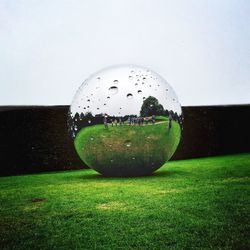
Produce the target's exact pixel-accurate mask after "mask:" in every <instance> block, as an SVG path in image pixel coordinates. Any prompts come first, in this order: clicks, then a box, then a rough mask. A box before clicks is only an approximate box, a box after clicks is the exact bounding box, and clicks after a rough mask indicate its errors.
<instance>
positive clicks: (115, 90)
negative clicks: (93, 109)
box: [109, 86, 118, 95]
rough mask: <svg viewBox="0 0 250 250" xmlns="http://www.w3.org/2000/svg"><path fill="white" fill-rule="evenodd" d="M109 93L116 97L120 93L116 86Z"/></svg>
mask: <svg viewBox="0 0 250 250" xmlns="http://www.w3.org/2000/svg"><path fill="white" fill-rule="evenodd" d="M109 92H110V93H111V94H113V95H114V94H116V93H117V92H118V88H117V87H116V86H111V87H110V88H109Z"/></svg>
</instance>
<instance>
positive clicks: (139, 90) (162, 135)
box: [68, 65, 182, 176]
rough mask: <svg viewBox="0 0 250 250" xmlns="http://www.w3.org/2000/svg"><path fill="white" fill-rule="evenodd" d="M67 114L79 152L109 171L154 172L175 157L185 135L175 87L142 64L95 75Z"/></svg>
mask: <svg viewBox="0 0 250 250" xmlns="http://www.w3.org/2000/svg"><path fill="white" fill-rule="evenodd" d="M68 118H69V119H68V125H69V132H70V134H71V136H72V138H73V140H74V146H75V149H76V152H77V153H78V155H79V157H80V158H81V159H82V160H83V161H84V162H85V164H87V165H88V166H89V167H90V168H93V169H95V170H96V171H97V172H99V173H101V174H103V175H105V176H143V175H150V174H152V173H153V172H154V171H155V170H156V169H158V168H160V167H161V166H162V165H163V164H164V163H165V162H166V161H168V160H169V159H170V158H171V157H172V155H173V154H174V152H175V150H176V148H177V146H178V144H179V141H180V138H181V130H182V111H181V105H180V103H179V102H178V98H177V96H176V94H175V92H174V91H173V89H172V88H171V86H170V85H169V84H168V83H167V82H166V81H165V80H164V79H163V78H162V77H161V76H160V75H158V74H157V73H155V72H153V71H152V70H149V69H147V68H144V67H140V66H134V65H118V66H113V67H109V68H106V69H103V70H101V71H98V72H97V73H94V74H93V75H91V76H90V77H89V78H88V79H86V80H85V81H84V82H83V83H82V85H81V86H80V88H79V89H78V91H77V93H76V94H75V96H74V99H73V102H72V104H71V106H70V110H69V117H68Z"/></svg>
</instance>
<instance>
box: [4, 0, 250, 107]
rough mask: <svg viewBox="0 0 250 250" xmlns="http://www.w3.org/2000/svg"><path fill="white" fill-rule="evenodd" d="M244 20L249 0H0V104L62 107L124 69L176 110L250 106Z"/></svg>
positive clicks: (249, 44) (248, 24)
mask: <svg viewBox="0 0 250 250" xmlns="http://www.w3.org/2000/svg"><path fill="white" fill-rule="evenodd" d="M249 13H250V1H249V0H172V1H169V0H79V1H66V0H43V1H38V0H37V1H35V0H25V1H21V0H19V1H18V0H0V86H1V87H0V105H23V104H25V105H60V104H70V103H71V101H72V98H73V96H74V94H75V92H76V90H77V88H78V87H79V85H80V84H81V83H82V82H83V81H84V79H86V78H87V77H88V76H89V75H90V74H92V73H93V72H95V71H98V70H99V69H102V68H104V67H107V66H110V65H114V64H124V63H130V64H136V65H142V66H145V67H148V68H151V69H152V70H154V71H156V72H157V73H159V74H160V75H161V76H162V77H164V78H165V79H166V80H167V81H168V82H169V83H170V85H171V86H172V87H173V88H174V90H175V92H176V93H177V95H178V97H179V101H180V102H181V103H182V105H208V104H212V105H213V104H237V103H250V15H249Z"/></svg>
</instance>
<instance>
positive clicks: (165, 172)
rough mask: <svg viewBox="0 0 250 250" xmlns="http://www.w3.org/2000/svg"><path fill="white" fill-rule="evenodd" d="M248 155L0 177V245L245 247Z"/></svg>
mask: <svg viewBox="0 0 250 250" xmlns="http://www.w3.org/2000/svg"><path fill="white" fill-rule="evenodd" d="M249 170H250V154H242V155H231V156H222V157H211V158H203V159H192V160H183V161H171V162H168V163H167V164H166V165H165V166H164V167H163V168H161V169H160V170H158V171H157V172H156V173H155V174H154V175H153V176H148V177H138V178H103V177H102V176H100V175H98V174H97V173H96V172H94V171H93V170H80V171H65V172H56V173H44V174H34V175H25V176H14V177H1V178H0V248H1V249H105V250H106V249H157V250H158V249H249V248H250V242H249V238H248V236H249V219H250V218H249V216H250V215H249V214H250V209H249V201H250V200H249V199H250V198H249V197H250V187H249V175H250V171H249Z"/></svg>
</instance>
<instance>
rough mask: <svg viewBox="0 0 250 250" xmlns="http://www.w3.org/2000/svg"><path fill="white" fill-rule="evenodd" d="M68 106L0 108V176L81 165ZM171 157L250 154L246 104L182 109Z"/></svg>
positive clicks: (247, 106)
mask: <svg viewBox="0 0 250 250" xmlns="http://www.w3.org/2000/svg"><path fill="white" fill-rule="evenodd" d="M68 109H69V107H68V106H50V107H44V106H41V107H40V106H8V107H7V106H2V107H0V162H1V164H0V175H12V174H22V173H34V172H41V171H53V170H65V169H79V168H83V167H85V166H84V164H83V163H82V162H81V161H80V160H79V158H78V156H77V155H76V153H75V150H74V146H73V141H72V140H71V138H70V137H69V135H68V131H67V112H68ZM183 115H184V131H183V135H182V140H181V143H180V145H179V147H178V149H177V151H176V153H175V155H174V157H173V158H172V159H187V158H196V157H204V156H212V155H224V154H235V153H243V152H250V132H249V130H250V105H232V106H199V107H183Z"/></svg>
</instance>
